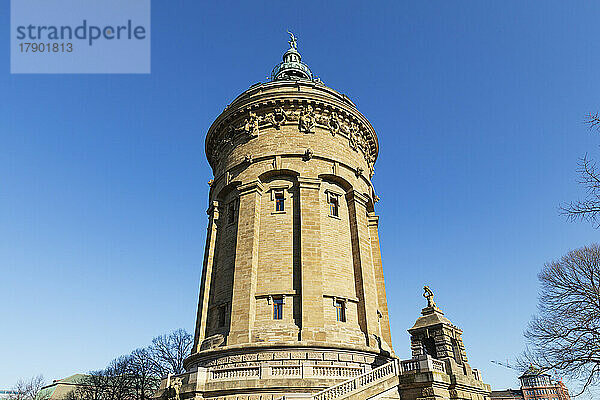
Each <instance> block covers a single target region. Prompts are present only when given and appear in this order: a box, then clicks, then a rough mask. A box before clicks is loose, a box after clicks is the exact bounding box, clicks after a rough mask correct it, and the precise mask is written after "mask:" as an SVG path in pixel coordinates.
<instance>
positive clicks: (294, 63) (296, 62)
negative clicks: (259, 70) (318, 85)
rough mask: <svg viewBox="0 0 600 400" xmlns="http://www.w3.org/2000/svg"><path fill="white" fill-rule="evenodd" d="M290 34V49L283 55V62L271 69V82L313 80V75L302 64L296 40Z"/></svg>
mask: <svg viewBox="0 0 600 400" xmlns="http://www.w3.org/2000/svg"><path fill="white" fill-rule="evenodd" d="M288 33H289V34H290V41H289V42H288V43H289V44H290V48H289V49H288V51H286V52H285V54H284V55H283V61H282V62H280V63H279V64H277V65H276V66H275V68H273V71H272V72H271V80H296V79H308V80H312V79H313V74H312V71H311V70H310V68H309V67H308V65H306V64H305V63H303V62H302V56H301V55H300V53H299V52H298V48H297V43H298V40H297V38H296V36H294V34H293V33H291V32H288Z"/></svg>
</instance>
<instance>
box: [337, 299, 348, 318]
mask: <svg viewBox="0 0 600 400" xmlns="http://www.w3.org/2000/svg"><path fill="white" fill-rule="evenodd" d="M335 311H336V314H337V320H338V321H340V322H346V302H345V301H344V300H336V301H335Z"/></svg>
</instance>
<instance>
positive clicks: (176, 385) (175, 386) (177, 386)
mask: <svg viewBox="0 0 600 400" xmlns="http://www.w3.org/2000/svg"><path fill="white" fill-rule="evenodd" d="M182 385H183V382H182V381H181V378H179V377H176V378H173V379H172V380H171V389H172V390H173V393H174V396H173V397H172V399H174V400H180V397H179V391H180V390H181V386H182Z"/></svg>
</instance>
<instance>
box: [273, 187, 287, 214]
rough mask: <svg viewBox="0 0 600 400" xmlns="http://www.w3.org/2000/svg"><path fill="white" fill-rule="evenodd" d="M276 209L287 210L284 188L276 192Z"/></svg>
mask: <svg viewBox="0 0 600 400" xmlns="http://www.w3.org/2000/svg"><path fill="white" fill-rule="evenodd" d="M275 211H285V197H284V196H283V190H281V191H277V192H275Z"/></svg>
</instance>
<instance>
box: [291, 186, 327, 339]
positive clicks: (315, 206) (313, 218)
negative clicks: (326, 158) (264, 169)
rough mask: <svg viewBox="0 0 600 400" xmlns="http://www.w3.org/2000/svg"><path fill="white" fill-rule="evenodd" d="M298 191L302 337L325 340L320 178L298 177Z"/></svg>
mask: <svg viewBox="0 0 600 400" xmlns="http://www.w3.org/2000/svg"><path fill="white" fill-rule="evenodd" d="M298 188H299V189H298V190H299V193H300V271H301V272H300V274H301V296H302V301H301V307H302V329H301V331H300V336H301V339H302V340H316V341H325V340H326V335H325V332H324V331H323V327H324V322H325V319H324V316H323V272H322V262H321V214H320V209H321V204H320V198H319V194H320V193H319V190H320V188H321V180H320V179H315V178H303V177H299V178H298Z"/></svg>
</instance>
